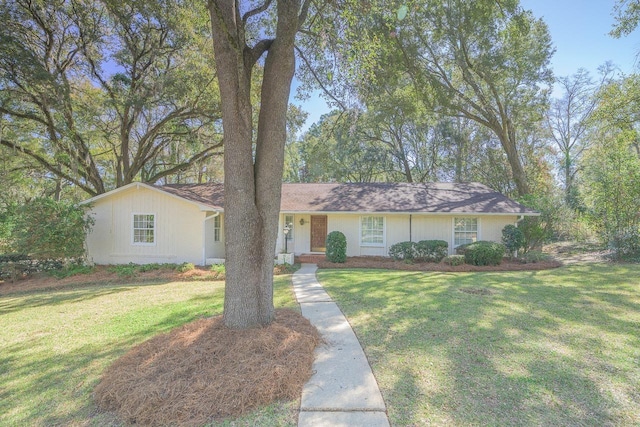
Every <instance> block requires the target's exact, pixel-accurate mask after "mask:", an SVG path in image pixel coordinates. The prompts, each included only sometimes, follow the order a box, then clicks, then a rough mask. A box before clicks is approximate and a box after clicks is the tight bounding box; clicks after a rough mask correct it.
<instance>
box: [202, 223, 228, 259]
mask: <svg viewBox="0 0 640 427" xmlns="http://www.w3.org/2000/svg"><path fill="white" fill-rule="evenodd" d="M215 216H216V214H215V213H214V212H208V213H207V216H206V218H207V219H206V221H205V223H204V224H205V225H204V230H205V235H204V242H205V243H204V246H205V258H206V259H207V260H211V259H216V260H217V259H224V214H223V213H220V214H218V216H219V217H220V234H219V240H218V241H216V240H215V219H214V218H215ZM200 263H202V261H201V262H200ZM207 263H208V264H209V263H210V262H207Z"/></svg>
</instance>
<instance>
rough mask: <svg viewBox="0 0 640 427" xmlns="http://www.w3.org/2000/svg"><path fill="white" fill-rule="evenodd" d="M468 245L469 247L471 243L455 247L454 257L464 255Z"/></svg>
mask: <svg viewBox="0 0 640 427" xmlns="http://www.w3.org/2000/svg"><path fill="white" fill-rule="evenodd" d="M469 245H471V243H465V244H464V245H460V246H457V247H456V255H464V254H465V253H466V252H467V248H468V247H469Z"/></svg>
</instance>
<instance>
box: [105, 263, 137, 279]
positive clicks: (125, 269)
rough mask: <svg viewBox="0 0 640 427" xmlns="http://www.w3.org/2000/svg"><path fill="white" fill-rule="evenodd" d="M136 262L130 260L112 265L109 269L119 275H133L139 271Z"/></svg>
mask: <svg viewBox="0 0 640 427" xmlns="http://www.w3.org/2000/svg"><path fill="white" fill-rule="evenodd" d="M138 267H140V266H139V265H138V264H134V263H132V262H130V263H129V264H122V265H114V266H112V267H111V268H109V271H111V272H113V273H116V274H117V275H118V276H120V277H133V276H135V275H136V273H137V272H138V271H139V268H138Z"/></svg>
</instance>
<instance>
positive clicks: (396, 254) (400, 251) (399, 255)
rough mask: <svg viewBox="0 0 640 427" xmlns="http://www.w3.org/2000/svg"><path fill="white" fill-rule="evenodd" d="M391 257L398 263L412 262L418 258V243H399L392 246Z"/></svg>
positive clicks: (390, 249)
mask: <svg viewBox="0 0 640 427" xmlns="http://www.w3.org/2000/svg"><path fill="white" fill-rule="evenodd" d="M389 256H390V257H391V258H393V259H395V260H396V261H407V262H411V261H413V260H414V259H415V258H416V243H415V242H399V243H396V244H394V245H391V247H390V248H389Z"/></svg>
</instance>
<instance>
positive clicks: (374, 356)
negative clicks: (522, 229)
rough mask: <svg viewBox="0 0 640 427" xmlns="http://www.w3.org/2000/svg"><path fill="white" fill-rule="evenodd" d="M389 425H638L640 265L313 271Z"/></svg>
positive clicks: (639, 397)
mask: <svg viewBox="0 0 640 427" xmlns="http://www.w3.org/2000/svg"><path fill="white" fill-rule="evenodd" d="M318 277H319V279H320V281H321V283H322V284H323V285H324V286H325V289H326V290H327V291H328V292H329V293H330V294H331V296H332V297H333V298H334V299H335V300H336V301H337V302H338V304H339V305H340V307H341V309H342V310H343V312H344V313H345V314H346V316H347V317H348V319H349V321H350V323H351V325H352V326H353V327H354V330H355V331H356V334H357V335H358V338H359V339H360V342H361V344H362V345H363V347H364V348H365V352H366V353H367V356H368V358H369V361H370V363H371V365H372V368H373V372H374V374H375V376H376V378H377V380H378V382H379V384H380V388H381V390H382V393H383V395H384V398H385V402H386V403H387V408H388V413H389V417H390V421H391V424H392V425H394V426H407V425H447V426H471V425H474V426H476V425H477V426H479V425H482V426H507V425H508V426H530V425H544V426H616V425H617V426H630V425H640V388H639V384H640V283H639V281H638V278H639V277H640V266H638V265H616V266H614V265H604V264H599V265H595V264H594V265H582V266H572V267H567V268H561V269H555V270H547V271H537V272H508V273H417V272H397V271H380V270H378V271H373V270H321V271H319V273H318Z"/></svg>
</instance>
